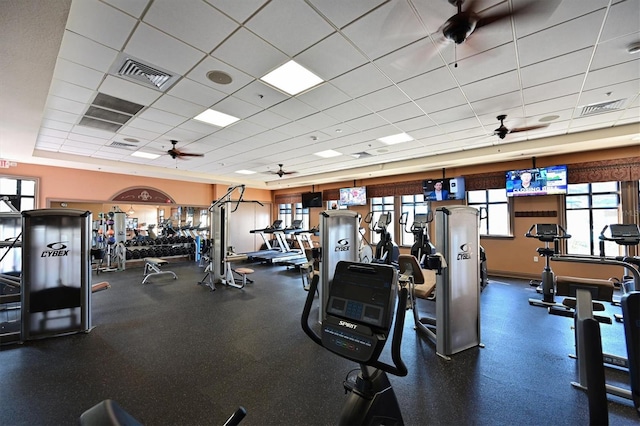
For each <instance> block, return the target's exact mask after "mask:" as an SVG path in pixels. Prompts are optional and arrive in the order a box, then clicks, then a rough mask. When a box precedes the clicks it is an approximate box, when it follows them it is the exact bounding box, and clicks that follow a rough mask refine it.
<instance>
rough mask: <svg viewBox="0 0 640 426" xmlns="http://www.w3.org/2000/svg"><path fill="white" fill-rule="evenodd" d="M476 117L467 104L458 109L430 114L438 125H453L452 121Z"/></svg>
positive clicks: (453, 108)
mask: <svg viewBox="0 0 640 426" xmlns="http://www.w3.org/2000/svg"><path fill="white" fill-rule="evenodd" d="M474 116H475V114H474V112H473V110H472V109H471V107H470V106H469V105H467V104H464V105H458V106H456V107H452V108H448V109H445V110H440V111H436V112H432V113H430V114H429V117H431V119H432V120H433V121H435V122H436V123H438V124H444V123H451V122H452V121H461V120H464V119H466V118H471V117H474Z"/></svg>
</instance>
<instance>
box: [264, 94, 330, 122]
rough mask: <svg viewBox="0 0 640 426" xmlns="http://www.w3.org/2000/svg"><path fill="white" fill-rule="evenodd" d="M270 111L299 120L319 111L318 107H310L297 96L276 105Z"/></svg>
mask: <svg viewBox="0 0 640 426" xmlns="http://www.w3.org/2000/svg"><path fill="white" fill-rule="evenodd" d="M270 111H271V112H274V113H276V114H279V115H281V116H283V117H285V118H288V119H290V120H298V119H300V118H302V117H306V116H307V115H311V114H315V113H316V112H318V110H317V109H315V108H312V107H310V106H309V105H307V104H306V103H304V102H301V101H299V100H298V99H296V98H289V99H287V100H286V101H284V102H281V103H279V104H277V105H274V106H273V107H271V108H270Z"/></svg>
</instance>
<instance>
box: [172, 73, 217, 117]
mask: <svg viewBox="0 0 640 426" xmlns="http://www.w3.org/2000/svg"><path fill="white" fill-rule="evenodd" d="M168 94H170V95H171V96H175V97H177V98H180V99H183V100H185V101H189V102H193V103H196V104H198V105H202V106H203V107H204V108H202V109H201V110H200V112H202V111H204V110H205V109H207V108H209V107H210V106H211V105H213V104H215V103H218V102H220V101H221V100H222V99H224V98H225V97H226V96H227V95H226V94H225V93H223V92H221V91H219V90H216V89H214V88H211V87H208V86H205V85H203V84H200V83H196V82H195V81H193V80H190V79H188V78H183V79H182V80H180V81H178V82H177V83H176V84H175V85H174V86H173V87H172V88H171V89H169V92H168ZM200 112H199V113H200Z"/></svg>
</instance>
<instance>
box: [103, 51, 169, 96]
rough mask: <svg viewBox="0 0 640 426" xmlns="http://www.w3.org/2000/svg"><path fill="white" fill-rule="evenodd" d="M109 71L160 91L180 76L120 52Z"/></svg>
mask: <svg viewBox="0 0 640 426" xmlns="http://www.w3.org/2000/svg"><path fill="white" fill-rule="evenodd" d="M109 73H110V74H112V75H115V76H118V77H121V78H124V79H127V80H130V81H134V82H136V83H141V84H143V85H145V86H147V87H152V88H154V89H156V90H160V91H162V92H164V91H166V90H167V89H169V88H170V87H171V86H172V85H173V84H174V83H175V82H176V81H177V80H178V79H179V78H180V76H179V75H175V74H172V73H171V72H169V71H167V70H165V69H162V68H160V67H158V66H156V65H152V64H147V63H144V62H143V61H141V60H139V59H136V58H133V57H131V56H130V55H126V54H123V53H121V54H120V56H119V57H118V60H117V61H116V62H115V63H114V65H113V66H112V67H111V70H110V71H109Z"/></svg>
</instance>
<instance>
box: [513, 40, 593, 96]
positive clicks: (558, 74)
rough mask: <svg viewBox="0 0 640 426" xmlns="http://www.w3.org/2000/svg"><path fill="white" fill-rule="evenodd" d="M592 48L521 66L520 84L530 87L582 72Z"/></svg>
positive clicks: (586, 65)
mask: <svg viewBox="0 0 640 426" xmlns="http://www.w3.org/2000/svg"><path fill="white" fill-rule="evenodd" d="M592 54H593V49H591V48H586V49H582V50H578V51H576V52H571V53H567V54H566V55H562V56H558V57H556V58H552V59H548V60H546V61H542V62H536V63H535V64H532V65H529V66H526V67H522V68H521V69H520V75H521V76H522V86H523V87H532V86H537V85H539V84H543V83H545V82H548V81H552V80H560V79H563V78H566V77H571V76H574V75H579V74H584V72H585V70H586V69H587V67H588V66H589V61H590V60H591V55H592Z"/></svg>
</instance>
